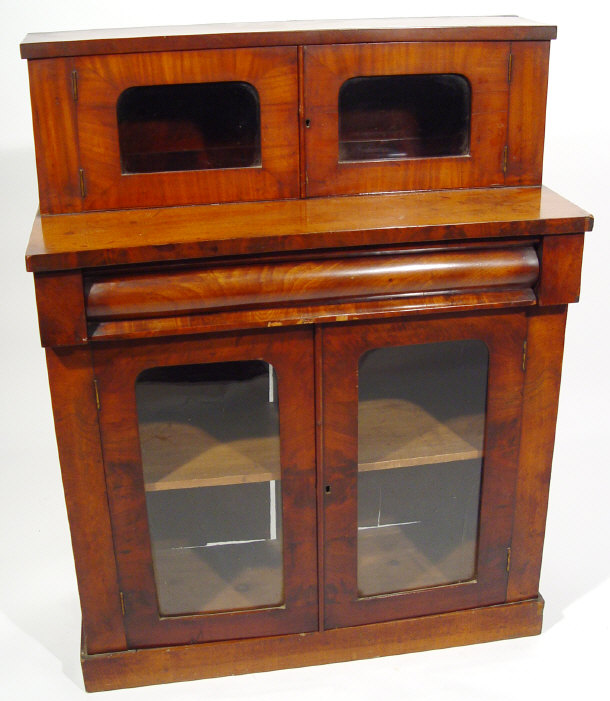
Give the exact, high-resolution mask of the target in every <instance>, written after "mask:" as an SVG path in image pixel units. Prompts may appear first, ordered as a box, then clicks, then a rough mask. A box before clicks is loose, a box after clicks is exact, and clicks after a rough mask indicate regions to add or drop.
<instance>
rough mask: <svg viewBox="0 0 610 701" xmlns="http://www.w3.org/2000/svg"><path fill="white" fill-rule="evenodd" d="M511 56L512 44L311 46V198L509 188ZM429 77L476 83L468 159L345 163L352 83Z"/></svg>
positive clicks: (308, 62)
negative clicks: (345, 107)
mask: <svg viewBox="0 0 610 701" xmlns="http://www.w3.org/2000/svg"><path fill="white" fill-rule="evenodd" d="M508 54H509V45H508V43H505V42H498V43H493V44H490V43H484V42H480V43H476V42H460V43H455V44H452V43H443V42H438V43H437V42H429V43H417V42H412V43H406V44H398V43H396V44H354V45H342V46H307V47H306V49H305V64H306V72H307V81H306V83H305V116H306V118H307V119H309V120H310V121H311V127H310V128H309V129H307V131H306V134H305V137H306V147H305V148H306V157H307V195H308V196H310V197H311V196H316V197H317V196H322V195H339V194H343V195H345V194H353V193H358V192H391V191H397V190H435V189H440V188H456V187H459V188H468V187H488V186H492V185H503V184H504V173H503V172H502V151H503V149H504V145H505V144H506V140H507V122H508V82H507V67H508ZM430 73H448V74H458V75H463V76H465V77H466V78H467V80H468V82H469V84H470V87H471V120H470V130H471V133H470V151H469V154H468V155H467V156H453V157H436V158H425V157H424V158H409V159H396V160H389V161H385V162H383V161H380V160H377V161H366V162H359V163H348V162H339V142H338V138H337V135H338V133H339V115H338V109H337V104H338V95H339V90H340V88H341V86H342V85H343V84H344V83H345V81H347V80H348V79H350V78H353V77H356V76H374V75H378V76H386V75H401V74H403V75H404V74H406V75H417V74H430Z"/></svg>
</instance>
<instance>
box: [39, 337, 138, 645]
mask: <svg viewBox="0 0 610 701" xmlns="http://www.w3.org/2000/svg"><path fill="white" fill-rule="evenodd" d="M47 369H48V372H49V384H50V387H51V402H52V404H53V417H54V419H55V433H56V435H57V447H58V450H59V461H60V465H61V473H62V480H63V485H64V492H65V495H66V508H67V510H68V520H69V522H70V534H71V536H72V548H73V550H74V562H75V565H76V579H77V582H78V592H79V595H80V602H81V608H82V614H83V633H84V637H85V640H86V645H87V650H89V651H90V652H91V653H94V652H95V653H101V652H109V651H116V650H125V649H126V648H127V643H126V640H125V631H124V628H123V616H122V613H121V601H120V598H119V587H118V579H117V571H116V564H115V559H114V542H113V538H112V527H111V523H110V516H109V513H108V502H107V498H106V481H105V478H104V466H103V462H102V460H103V458H102V450H101V446H100V443H99V427H98V423H97V409H96V405H95V393H94V387H93V371H92V366H91V352H90V349H89V348H76V349H73V348H67V349H58V350H56V349H51V348H49V349H48V350H47Z"/></svg>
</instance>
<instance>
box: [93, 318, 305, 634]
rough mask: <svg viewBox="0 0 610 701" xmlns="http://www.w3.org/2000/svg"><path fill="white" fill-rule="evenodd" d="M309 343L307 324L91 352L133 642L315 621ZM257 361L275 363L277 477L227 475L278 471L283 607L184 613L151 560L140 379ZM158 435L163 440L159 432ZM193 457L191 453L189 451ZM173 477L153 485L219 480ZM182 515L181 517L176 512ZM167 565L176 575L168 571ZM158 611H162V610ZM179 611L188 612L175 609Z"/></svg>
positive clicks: (284, 629)
mask: <svg viewBox="0 0 610 701" xmlns="http://www.w3.org/2000/svg"><path fill="white" fill-rule="evenodd" d="M312 349H313V343H312V337H311V332H310V331H308V330H305V329H298V330H291V331H279V332H276V331H270V332H266V333H241V334H235V335H225V336H211V337H207V338H193V339H189V340H187V341H176V340H161V341H155V342H149V343H143V344H120V345H118V344H117V345H114V346H112V347H110V346H108V347H105V348H100V349H96V350H95V351H94V356H95V371H96V377H97V381H98V387H99V395H100V423H101V430H102V442H103V452H104V462H105V470H106V480H107V484H108V498H109V505H110V511H111V518H112V523H113V530H114V538H115V548H116V554H117V565H118V571H119V582H120V589H121V592H122V594H123V600H124V605H125V622H126V629H127V638H128V642H129V645H130V647H138V646H143V645H144V646H150V645H171V644H180V643H185V642H193V641H207V640H223V639H232V638H242V637H253V636H263V635H278V634H284V633H295V632H304V631H310V630H314V629H316V628H317V596H318V593H317V592H318V589H317V570H316V506H315V449H314V445H315V436H314V427H315V425H314V416H313V411H314V410H313V407H314V403H313V396H312V393H313V389H312V388H313V357H312V352H313V351H312ZM258 360H263V361H265V362H267V363H269V364H270V365H272V366H273V368H274V369H275V373H276V377H277V395H278V405H279V436H280V438H279V451H280V464H281V475H265V474H263V475H262V476H259V478H257V477H256V476H254V477H253V476H250V477H248V475H247V474H245V473H243V474H242V472H239V474H236V475H234V476H233V477H232V478H231V479H230V480H229V482H231V483H248V482H249V481H250V482H252V481H257V480H258V481H265V480H266V481H269V480H272V479H278V478H279V479H281V484H282V492H281V499H282V502H281V503H282V509H281V515H282V516H281V523H282V532H283V547H282V554H283V593H282V592H281V591H280V592H279V596H281V597H282V601H281V602H278V603H277V605H274V604H271V603H270V604H269V605H264V606H258V607H257V606H256V605H250V606H248V604H244V605H243V606H244V608H243V609H241V610H230V611H228V610H227V611H224V612H223V609H222V604H219V610H218V611H214V612H212V611H210V610H208V611H207V612H206V613H197V612H195V613H190V612H184V611H185V609H184V606H187V607H188V604H183V608H182V609H180V608H179V607H178V608H177V609H173V608H172V606H173V603H172V601H171V598H170V599H168V597H167V596H165V600H164V597H163V596H162V593H163V592H162V591H161V590H159V591H158V590H157V586H156V581H157V583H158V584H159V586H161V583H159V580H155V572H154V568H153V552H152V544H151V532H150V530H149V519H148V518H147V497H146V493H145V479H144V474H143V460H144V459H145V458H146V456H145V455H144V453H143V450H144V448H141V444H140V437H141V435H142V431H143V430H144V429H143V426H142V424H139V422H138V406H137V402H136V392H135V383H136V379H137V378H138V376H140V375H141V373H142V372H144V371H150V369H151V368H162V369H164V371H165V369H167V368H172V367H175V366H179V367H186V368H188V367H192V366H197V367H199V366H200V364H207V363H224V364H226V363H231V362H239V361H258ZM183 394H184V396H185V397H186V396H187V390H183ZM181 396H182V395H180V396H177V400H180V401H181ZM239 417H240V418H239V419H238V420H239V421H241V422H244V421H246V422H247V421H248V418H247V417H244V415H243V412H242V413H241V414H239ZM217 418H219V420H220V424H219V428H218V433H217V435H218V436H219V439H218V442H219V445H218V446H212V454H213V455H216V454H218V460H219V461H222V460H223V458H226V451H225V452H224V453H223V452H222V419H223V418H224V417H217ZM249 426H250V424H249V423H247V425H246V426H245V428H244V431H243V432H242V433H243V434H244V435H245V436H246V438H247V433H248V431H249V430H250V428H249ZM188 429H189V426H188V425H185V426H184V428H182V429H180V430H181V431H182V432H184V431H185V430H188ZM177 435H178V440H177V442H176V450H178V451H180V450H182V449H183V447H184V446H183V445H182V443H183V441H182V439H181V438H180V436H182V435H183V433H180V434H177ZM160 438H161V439H163V436H160ZM165 440H166V439H165ZM246 443H247V441H245V442H242V443H240V444H239V445H235V446H234V448H233V452H234V453H241V452H245V453H248V450H249V448H248V447H247V446H246V445H245V444H246ZM143 445H144V444H143ZM155 450H158V451H160V452H161V453H163V450H164V448H163V445H162V443H160V442H159V441H157V443H156V444H155ZM214 451H216V452H214ZM218 451H220V452H218ZM191 457H192V456H191V455H190V454H188V458H189V459H190V458H191ZM146 459H147V460H148V458H146ZM160 459H165V460H171V455H170V456H169V457H168V456H165V457H163V455H161V458H160ZM236 460H238V461H239V460H241V462H242V463H243V462H244V458H243V456H241V455H237V457H236ZM254 461H255V462H256V460H255V459H254ZM147 464H148V463H147ZM153 467H154V466H153ZM187 467H188V466H187ZM241 467H243V465H237V468H241ZM237 468H236V469H237ZM174 477H175V479H169V481H168V478H167V477H161V478H159V479H158V480H157V481H156V482H155V484H153V486H152V489H154V490H181V489H182V492H181V493H185V494H186V493H188V492H189V489H188V488H186V487H192V488H193V489H192V490H191V492H190V493H191V494H194V492H195V490H194V488H197V487H201V486H202V485H209V484H215V479H216V478H215V477H214V475H212V476H210V477H208V478H206V480H204V481H203V482H202V481H201V480H200V481H199V482H197V481H195V483H192V484H188V480H189V479H191V477H190V476H189V474H188V470H186V471H185V470H184V469H182V470H177V471H176V473H175V475H174ZM216 481H218V480H217V479H216ZM146 487H147V488H148V489H150V488H151V485H150V484H148V483H147V484H146ZM164 493H165V494H167V493H168V492H164ZM175 493H176V492H174V494H175ZM148 503H149V505H150V502H148ZM184 503H185V506H184V509H183V511H188V508H189V507H188V503H187V502H186V501H185V502H184ZM212 506H213V505H212ZM210 508H211V507H210ZM178 515H179V516H180V517H182V515H181V513H180V511H179V512H178ZM186 517H187V518H188V514H187V516H186ZM230 525H231V524H230V523H229V526H230ZM212 540H223V537H222V535H221V536H216V537H215V538H212ZM156 562H157V563H158V562H159V561H158V560H157V561H156ZM168 571H169V574H170V576H171V572H172V570H171V569H170V570H168ZM249 576H250V575H249ZM251 579H252V576H250V580H251ZM255 579H256V577H255ZM164 586H165V585H164ZM269 601H274V600H273V599H270V600H269ZM245 609H248V610H245ZM160 610H164V611H166V613H165V614H164V615H162V614H161V613H160ZM186 610H187V611H188V609H186ZM167 611H169V612H170V614H171V615H170V614H168V613H167ZM174 611H178V612H181V611H182V613H179V614H174Z"/></svg>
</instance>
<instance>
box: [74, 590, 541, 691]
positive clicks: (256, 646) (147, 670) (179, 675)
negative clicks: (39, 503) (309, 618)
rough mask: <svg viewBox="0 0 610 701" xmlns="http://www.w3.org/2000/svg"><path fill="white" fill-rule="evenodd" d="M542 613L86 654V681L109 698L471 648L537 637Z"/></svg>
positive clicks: (513, 610) (475, 612)
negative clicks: (174, 685) (151, 688)
mask: <svg viewBox="0 0 610 701" xmlns="http://www.w3.org/2000/svg"><path fill="white" fill-rule="evenodd" d="M543 606H544V602H543V600H542V598H541V597H538V598H536V599H533V600H529V601H522V602H519V603H513V604H504V605H500V606H487V607H483V608H474V609H469V610H466V611H454V612H452V613H445V614H441V615H434V616H422V617H420V618H409V619H405V620H400V621H391V622H387V623H378V624H373V625H366V626H352V627H349V628H337V629H335V630H327V631H324V632H322V633H310V634H306V635H290V636H277V637H273V638H258V639H255V640H239V641H235V642H233V643H231V645H226V644H223V643H218V644H214V643H212V644H205V645H184V646H180V647H163V648H151V649H148V650H146V649H143V650H133V651H129V652H127V653H124V654H121V653H118V654H114V655H88V654H87V651H86V650H84V651H83V655H82V665H83V674H84V677H85V686H86V688H87V691H108V690H110V689H117V688H119V687H121V688H122V687H135V686H143V685H145V684H155V683H157V684H158V683H163V682H165V683H167V682H176V681H186V680H190V679H201V678H202V677H220V676H223V675H226V674H248V673H251V672H264V671H269V670H272V669H286V668H289V667H305V666H308V665H315V664H328V663H331V662H347V661H349V660H360V659H366V658H369V657H379V656H380V655H398V654H403V653H406V652H419V651H422V650H431V649H440V648H446V647H453V646H455V645H471V644H473V643H481V642H489V641H492V640H502V639H506V638H517V637H521V636H524V635H538V634H539V633H540V629H541V627H542V609H543Z"/></svg>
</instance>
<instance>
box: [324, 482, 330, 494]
mask: <svg viewBox="0 0 610 701" xmlns="http://www.w3.org/2000/svg"><path fill="white" fill-rule="evenodd" d="M324 491H325V492H326V493H327V494H330V484H327V485H326V487H324Z"/></svg>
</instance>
